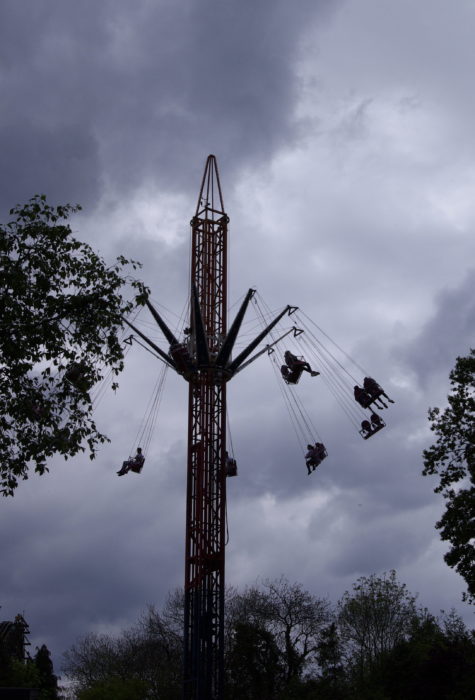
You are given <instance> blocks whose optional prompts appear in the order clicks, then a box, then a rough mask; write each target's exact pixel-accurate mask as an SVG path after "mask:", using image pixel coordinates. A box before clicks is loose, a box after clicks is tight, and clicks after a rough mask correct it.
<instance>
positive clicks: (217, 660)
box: [123, 155, 296, 700]
mask: <svg viewBox="0 0 475 700" xmlns="http://www.w3.org/2000/svg"><path fill="white" fill-rule="evenodd" d="M228 223H229V219H228V217H227V215H226V213H225V211H224V204H223V198H222V195H221V186H220V182H219V175H218V168H217V165H216V158H215V157H214V156H212V155H211V156H208V159H207V161H206V167H205V172H204V175H203V180H202V183H201V190H200V196H199V199H198V205H197V207H196V213H195V216H194V217H193V219H192V220H191V236H192V256H191V257H192V260H191V285H190V287H191V289H190V309H191V313H190V327H189V328H188V329H186V330H185V331H184V333H185V337H184V338H183V339H182V340H179V339H178V338H177V337H176V336H175V334H174V333H173V331H172V330H171V329H170V328H169V327H168V325H167V324H166V323H165V321H164V320H163V318H162V317H161V316H160V314H159V312H158V311H157V309H156V308H155V307H154V306H153V305H152V304H151V302H150V300H149V299H147V300H146V305H147V306H148V308H149V310H150V311H151V313H152V315H153V317H154V319H155V321H156V322H157V324H158V325H159V327H160V329H161V331H162V332H163V334H164V336H165V338H166V339H167V341H168V342H169V344H170V348H169V351H168V353H167V352H165V351H164V350H162V349H161V348H160V347H159V346H158V345H156V343H155V342H154V341H152V340H151V339H150V338H148V337H147V336H146V335H145V334H144V333H143V332H142V331H141V330H140V329H139V328H136V327H135V326H134V325H133V324H132V323H131V322H130V321H128V320H127V319H123V320H124V322H125V323H126V324H127V325H128V326H130V328H132V330H133V331H134V332H135V333H136V334H137V335H138V336H139V337H140V338H141V339H142V340H144V341H145V342H146V343H147V344H148V345H149V347H150V348H151V349H152V350H153V353H154V354H155V356H156V357H157V358H158V359H160V360H161V361H162V362H165V364H166V365H168V366H169V367H171V368H172V369H173V370H175V371H176V372H177V373H178V374H180V375H182V376H183V378H184V379H185V380H186V381H187V382H189V399H188V462H187V497H186V545H185V626H184V646H185V649H184V698H185V700H222V698H223V693H224V689H223V683H224V649H223V647H224V548H225V529H226V382H228V381H229V380H230V379H232V378H233V377H234V375H236V374H237V373H238V372H240V371H241V370H242V369H244V368H245V367H247V366H248V365H249V364H250V363H251V362H253V361H254V360H255V359H257V358H258V357H259V356H260V355H262V353H263V352H265V350H261V351H260V352H257V353H256V354H255V355H253V356H252V357H250V355H251V354H252V352H253V351H254V350H255V349H256V348H257V346H258V345H259V344H260V343H261V341H262V340H264V338H265V337H266V336H267V335H268V333H270V331H271V330H272V328H274V326H275V325H276V324H277V323H278V322H279V321H280V319H281V318H282V317H283V316H284V315H285V314H287V313H288V314H289V315H290V314H292V313H293V311H295V310H296V307H291V306H287V307H286V308H285V309H284V310H283V311H281V312H280V313H279V314H278V315H277V316H276V317H275V318H274V320H273V321H271V322H270V323H269V325H268V326H267V327H266V328H264V329H263V330H262V331H261V332H260V333H259V334H258V335H257V337H256V338H254V340H252V341H251V342H250V343H249V344H248V345H247V347H245V348H244V349H243V350H241V352H240V353H239V354H238V355H237V357H235V358H232V356H231V355H232V350H233V347H234V344H235V342H236V339H237V336H238V333H239V329H240V327H241V323H242V321H243V319H244V315H245V313H246V309H247V307H248V305H249V302H250V301H251V299H252V297H253V295H254V291H255V290H253V289H249V290H248V292H247V294H246V296H245V298H244V301H243V302H242V304H241V307H240V309H239V311H238V312H237V314H236V317H235V319H234V321H233V323H232V324H231V327H230V329H229V331H227V329H226V303H227V300H226V286H227V269H226V268H227V233H228ZM289 332H290V331H288V332H287V333H286V334H284V336H282V337H285V335H287V334H288V333H289ZM273 344H275V343H273ZM269 347H270V346H266V348H269Z"/></svg>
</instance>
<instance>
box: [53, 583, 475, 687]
mask: <svg viewBox="0 0 475 700" xmlns="http://www.w3.org/2000/svg"><path fill="white" fill-rule="evenodd" d="M415 600H416V597H415V596H414V595H412V594H411V593H410V592H409V591H408V590H407V588H406V586H405V584H403V583H400V582H399V581H398V580H397V578H396V574H395V572H394V571H391V572H389V573H388V574H383V575H382V576H376V575H372V576H368V577H361V578H360V579H358V581H357V582H356V583H355V584H354V586H353V590H352V592H346V593H345V594H344V595H343V597H342V598H341V600H340V601H339V602H338V604H337V606H336V609H335V611H334V612H332V611H331V610H330V606H329V603H328V602H327V601H322V600H321V599H318V598H315V597H314V596H312V595H311V594H310V593H309V592H308V591H305V590H304V589H303V587H302V586H301V585H300V584H290V583H289V582H288V581H287V580H286V579H284V578H281V579H277V580H275V581H265V582H264V583H263V584H261V585H259V586H257V585H255V586H251V587H249V588H246V589H245V590H244V591H243V592H239V591H237V590H235V589H229V590H228V591H227V601H228V604H227V613H226V621H225V622H226V624H225V628H226V645H225V646H226V656H225V674H226V698H228V699H229V700H366V699H367V700H416V698H417V700H420V699H421V698H430V699H431V700H442V698H444V699H447V700H462V699H463V700H468V699H469V698H471V697H473V687H475V685H474V680H475V676H474V674H475V638H474V636H473V634H471V633H469V632H468V631H467V629H466V627H465V625H464V623H463V621H462V620H461V618H460V617H459V616H458V615H457V614H456V613H455V612H454V611H452V612H450V613H449V614H448V615H445V614H444V615H443V616H442V617H441V618H440V619H438V618H435V617H434V616H433V615H431V614H430V613H428V611H427V610H425V609H423V608H418V607H416V604H415ZM182 626H183V594H182V593H181V592H178V591H177V592H176V593H174V594H173V595H172V596H170V598H169V600H168V601H167V603H166V605H165V606H164V608H163V610H162V611H160V612H157V611H156V610H155V609H154V608H149V610H148V611H147V612H146V614H145V615H144V616H143V617H142V619H141V620H140V622H139V624H138V625H137V626H136V627H135V628H133V629H132V630H127V631H125V632H124V633H123V634H122V635H120V636H119V637H117V638H115V639H113V638H111V637H108V636H102V637H97V636H89V637H86V638H85V639H83V640H80V641H79V642H78V643H77V644H76V645H75V646H74V647H73V648H72V649H70V650H69V652H68V653H67V654H66V655H65V656H66V659H67V663H66V664H65V666H64V670H65V672H66V673H67V674H68V675H69V677H70V678H72V679H73V680H74V681H75V683H76V693H77V695H76V697H77V698H78V699H79V700H93V699H95V698H98V699H99V698H105V699H107V698H110V697H113V690H114V689H115V688H118V689H120V688H121V684H123V687H125V688H129V687H130V700H134V698H136V697H140V695H138V696H137V695H136V694H134V693H136V692H139V693H140V692H142V693H143V695H142V697H143V698H152V699H153V700H175V698H176V699H177V700H178V698H180V697H181V679H182V665H181V651H182ZM134 683H136V684H137V685H136V686H134ZM129 684H130V685H129ZM137 689H138V691H137ZM101 693H102V695H101ZM121 697H129V696H126V695H125V696H123V695H119V694H117V698H118V699H119V700H120V698H121Z"/></svg>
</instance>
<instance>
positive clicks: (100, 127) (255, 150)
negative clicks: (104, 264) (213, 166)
mask: <svg viewBox="0 0 475 700" xmlns="http://www.w3.org/2000/svg"><path fill="white" fill-rule="evenodd" d="M328 7H329V3H328V1H327V0H321V1H320V2H318V3H315V2H310V1H308V2H307V1H306V2H304V3H300V4H299V6H298V8H296V7H295V6H292V5H290V4H289V3H287V2H285V1H284V0H280V2H270V1H268V0H266V1H265V2H264V1H263V0H262V1H261V2H249V1H248V2H227V3H217V2H214V1H211V0H208V1H205V2H200V3H196V2H191V0H186V1H184V2H181V3H170V2H161V3H156V4H152V3H139V4H138V5H136V6H134V11H133V12H131V11H130V6H129V4H128V3H124V2H116V1H114V2H112V1H109V2H102V3H100V4H98V3H95V2H87V1H86V2H82V3H74V2H64V1H61V2H59V1H51V0H49V1H48V2H23V3H17V2H6V3H3V5H2V10H1V15H0V26H1V30H0V46H1V49H0V65H1V70H2V96H3V110H2V117H1V120H0V143H1V144H3V145H5V144H8V149H7V160H6V161H5V158H4V161H3V162H4V167H5V169H7V168H8V167H9V168H10V169H11V170H12V176H11V177H10V185H9V187H7V188H6V190H5V189H4V190H3V192H2V204H3V206H5V207H6V206H8V205H9V204H11V201H12V199H13V200H15V201H16V200H21V199H22V198H23V199H25V198H26V197H28V196H31V195H32V194H33V193H34V192H37V191H47V193H48V194H49V195H50V196H51V197H54V198H56V199H58V198H64V197H65V198H67V199H70V200H73V201H76V200H79V201H80V202H81V203H83V204H85V205H87V204H93V203H95V201H96V200H97V198H98V197H99V196H100V194H101V186H104V185H105V184H108V185H109V186H112V187H115V188H119V191H120V192H122V194H126V193H127V192H130V191H131V190H134V189H135V188H137V187H139V186H140V185H141V184H142V182H143V181H144V180H147V179H148V178H151V179H152V180H156V181H157V183H159V185H160V187H161V188H171V189H174V188H183V187H184V188H187V187H188V185H191V186H193V187H194V188H196V173H195V172H194V171H193V168H194V167H195V164H196V163H199V164H200V167H201V163H202V161H203V157H204V156H205V155H206V154H207V153H208V152H216V153H217V154H219V157H220V163H221V165H222V166H223V167H225V168H226V170H227V173H228V175H227V177H228V181H229V179H230V176H231V171H233V170H234V171H238V170H239V169H240V168H241V167H242V166H243V165H247V166H252V165H255V164H257V163H262V161H263V160H265V159H266V158H269V157H270V156H271V155H272V154H273V153H274V151H275V149H276V148H278V147H279V145H281V144H282V142H283V141H286V142H288V141H289V140H291V139H292V137H293V134H294V127H295V124H294V113H293V108H294V103H295V102H294V101H295V97H296V95H297V90H298V83H297V80H296V76H295V72H294V60H295V58H296V56H297V53H298V49H299V42H300V39H301V36H302V33H303V31H304V30H305V29H306V28H307V27H308V25H309V23H311V22H312V21H313V20H314V19H315V17H316V16H318V13H319V12H323V11H326V10H327V8H328ZM190 164H193V166H192V168H191V172H190ZM6 179H8V170H7V172H6Z"/></svg>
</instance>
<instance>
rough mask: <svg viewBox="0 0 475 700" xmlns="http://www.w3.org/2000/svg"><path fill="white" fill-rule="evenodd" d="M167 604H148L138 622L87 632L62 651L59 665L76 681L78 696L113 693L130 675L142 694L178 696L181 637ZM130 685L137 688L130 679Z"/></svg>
mask: <svg viewBox="0 0 475 700" xmlns="http://www.w3.org/2000/svg"><path fill="white" fill-rule="evenodd" d="M167 610H168V604H167V605H166V606H165V609H164V612H163V613H159V612H157V611H156V610H155V608H153V607H150V608H149V609H148V610H147V612H146V613H145V614H144V615H143V616H142V618H141V619H140V620H139V622H138V624H137V625H135V626H134V627H132V628H131V629H128V630H125V631H124V632H122V634H121V635H120V636H119V637H116V638H113V637H109V636H108V635H96V634H90V635H87V636H86V637H83V638H82V639H79V640H78V642H77V643H76V644H75V645H74V646H72V647H71V648H70V649H69V650H68V651H67V652H65V654H64V663H63V671H64V672H65V673H66V675H67V676H68V677H69V678H70V679H71V680H73V681H74V683H75V686H76V689H77V693H78V697H80V698H84V699H85V698H89V697H90V698H91V700H92V698H96V697H97V698H99V697H102V695H101V694H100V693H102V694H103V697H104V698H109V697H114V694H113V689H114V688H115V687H116V686H119V685H120V683H126V682H129V681H130V682H132V681H133V682H134V683H136V686H137V688H139V689H140V688H142V689H143V688H146V690H147V692H146V693H144V694H143V695H142V696H140V697H147V698H151V699H156V700H178V698H179V697H180V691H181V678H182V643H181V637H180V636H178V635H177V634H176V632H175V631H174V629H173V623H172V622H171V621H170V620H169V619H168V618H167ZM130 687H131V688H135V686H134V685H133V683H131V686H130ZM88 692H90V693H91V694H90V695H88ZM134 692H135V690H134ZM124 697H128V696H127V695H124ZM130 697H131V698H133V697H135V695H133V694H132V693H131V695H130Z"/></svg>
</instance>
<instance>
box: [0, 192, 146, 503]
mask: <svg viewBox="0 0 475 700" xmlns="http://www.w3.org/2000/svg"><path fill="white" fill-rule="evenodd" d="M79 209H80V207H79V206H71V205H69V204H67V205H64V206H57V207H51V206H50V205H49V204H47V202H46V197H45V196H44V195H41V196H39V195H37V196H35V197H33V198H32V199H31V200H30V201H29V202H28V203H27V204H26V205H23V206H20V205H18V206H16V207H15V208H13V209H11V210H10V215H11V216H12V217H13V218H12V220H11V221H10V222H9V223H7V224H6V225H4V226H0V285H1V287H0V450H1V453H2V461H1V464H0V492H1V493H2V494H3V495H5V496H9V495H13V494H14V491H15V489H16V488H17V486H18V483H19V480H20V479H27V478H28V474H29V471H30V469H34V471H35V472H37V473H38V474H43V473H44V472H45V471H47V470H48V461H49V459H50V458H51V457H52V455H53V454H55V453H57V454H61V455H63V456H64V457H65V458H68V457H72V456H73V455H75V454H77V453H78V452H80V451H84V450H86V449H88V451H89V456H90V457H91V459H92V458H93V457H94V455H95V453H96V450H97V447H98V445H99V444H101V443H103V442H104V441H106V440H107V438H106V436H105V435H103V434H102V433H100V432H99V430H98V429H97V427H96V425H95V423H94V420H93V418H92V401H91V395H90V390H91V388H92V387H93V385H94V384H95V383H96V382H99V381H100V380H101V379H102V378H103V377H104V376H105V374H109V373H110V375H111V377H112V378H113V382H112V387H113V388H115V387H116V386H117V383H116V382H115V381H114V380H115V377H116V375H118V374H119V372H120V371H121V370H122V369H123V358H124V354H123V344H122V343H121V337H120V336H121V330H122V317H123V316H124V315H125V314H129V313H130V312H131V311H132V310H133V308H134V307H135V306H136V305H137V304H141V303H144V300H145V298H146V294H147V290H146V288H145V287H144V285H143V284H142V283H141V282H140V281H139V280H136V279H133V278H130V277H129V276H128V275H126V274H125V270H126V268H128V267H130V268H132V269H136V268H137V267H139V263H137V262H135V261H133V260H132V261H128V260H126V259H125V258H124V257H122V256H119V257H118V258H117V260H116V261H115V263H114V264H112V265H110V266H108V265H106V263H105V262H104V260H103V259H102V258H101V257H100V256H99V255H97V253H95V252H94V251H93V249H92V248H91V247H90V246H89V245H87V244H86V243H81V242H79V241H78V240H76V239H75V238H74V236H73V235H72V231H71V227H70V225H69V224H68V219H69V218H70V216H71V215H72V214H74V213H75V212H77V211H78V210H79Z"/></svg>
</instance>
